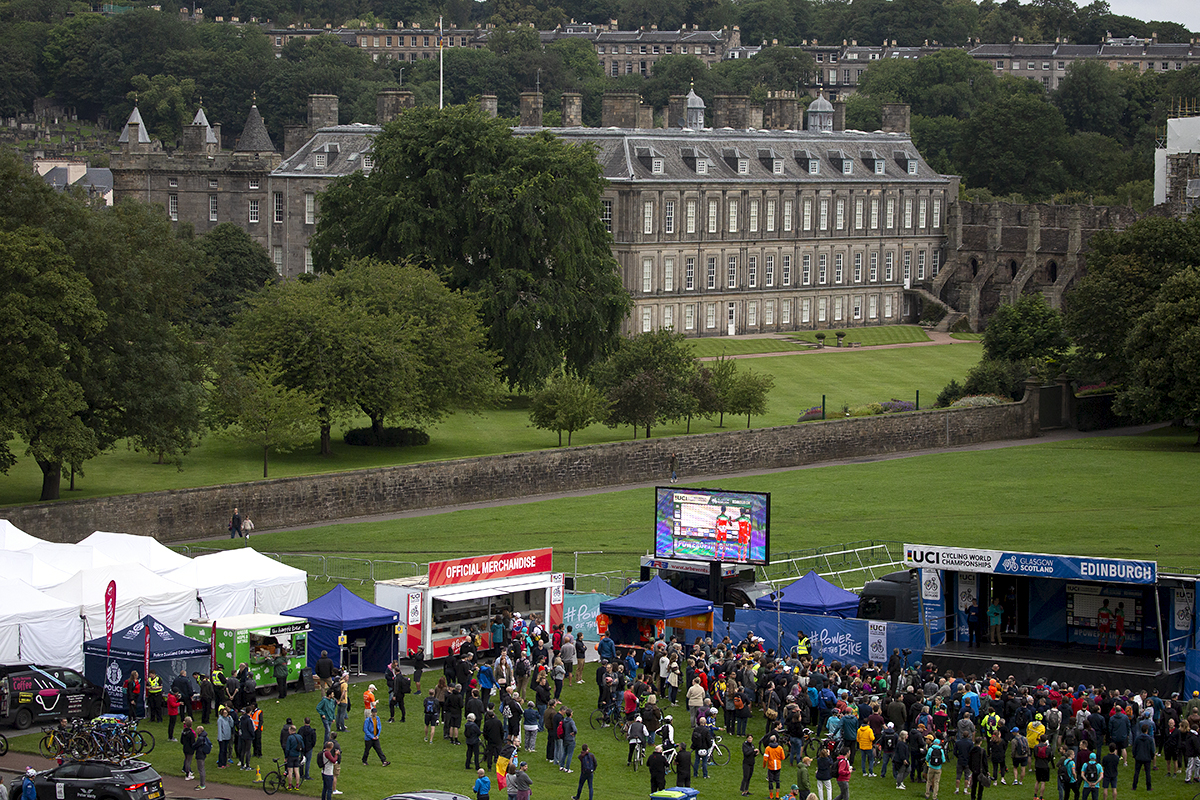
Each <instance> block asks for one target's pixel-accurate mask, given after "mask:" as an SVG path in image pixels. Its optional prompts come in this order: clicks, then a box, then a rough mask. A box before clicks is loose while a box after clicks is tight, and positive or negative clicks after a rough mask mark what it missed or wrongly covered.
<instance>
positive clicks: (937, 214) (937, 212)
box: [933, 200, 942, 228]
mask: <svg viewBox="0 0 1200 800" xmlns="http://www.w3.org/2000/svg"><path fill="white" fill-rule="evenodd" d="M933 227H935V228H940V227H942V201H941V200H934V201H933Z"/></svg>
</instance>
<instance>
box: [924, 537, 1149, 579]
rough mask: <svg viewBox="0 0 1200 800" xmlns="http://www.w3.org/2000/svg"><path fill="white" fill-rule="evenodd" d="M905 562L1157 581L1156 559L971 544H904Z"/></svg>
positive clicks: (958, 569)
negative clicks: (1022, 550) (984, 547)
mask: <svg viewBox="0 0 1200 800" xmlns="http://www.w3.org/2000/svg"><path fill="white" fill-rule="evenodd" d="M904 564H905V566H908V567H918V568H924V569H945V570H950V571H953V572H985V573H991V574H996V575H1024V576H1026V577H1030V578H1056V579H1061V580H1084V581H1103V582H1106V583H1140V584H1154V583H1157V582H1158V563H1157V562H1155V561H1130V560H1127V559H1121V558H1090V557H1088V556H1059V555H1049V554H1045V553H1012V552H1007V551H1004V550H977V549H975V548H970V547H941V546H938V545H931V544H905V545H904Z"/></svg>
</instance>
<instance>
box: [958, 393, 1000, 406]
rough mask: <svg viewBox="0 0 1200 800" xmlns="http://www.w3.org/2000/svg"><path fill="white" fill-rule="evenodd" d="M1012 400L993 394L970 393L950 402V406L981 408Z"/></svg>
mask: <svg viewBox="0 0 1200 800" xmlns="http://www.w3.org/2000/svg"><path fill="white" fill-rule="evenodd" d="M1011 402H1012V398H1011V397H1001V396H999V395H995V394H972V395H968V396H967V397H961V398H959V399H958V400H955V401H954V402H953V403H951V404H950V407H951V408H983V407H984V406H1003V405H1007V404H1009V403H1011Z"/></svg>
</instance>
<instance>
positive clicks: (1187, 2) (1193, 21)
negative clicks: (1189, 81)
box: [1080, 0, 1200, 33]
mask: <svg viewBox="0 0 1200 800" xmlns="http://www.w3.org/2000/svg"><path fill="white" fill-rule="evenodd" d="M1080 5H1081V6H1082V5H1086V3H1084V2H1080ZM1109 5H1110V6H1112V12H1113V13H1114V14H1124V15H1126V16H1129V17H1134V18H1136V19H1144V20H1152V19H1163V20H1169V21H1170V22H1178V23H1180V24H1181V25H1186V26H1187V27H1188V29H1189V30H1191V31H1192V32H1193V33H1194V32H1196V31H1200V3H1196V2H1192V1H1191V0H1109Z"/></svg>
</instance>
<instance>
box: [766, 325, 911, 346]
mask: <svg viewBox="0 0 1200 800" xmlns="http://www.w3.org/2000/svg"><path fill="white" fill-rule="evenodd" d="M844 331H845V333H846V342H862V343H863V345H864V346H866V347H871V346H874V345H879V344H906V343H908V342H928V341H929V340H930V339H929V335H928V334H927V333H925V331H924V329H922V328H920V327H919V326H917V325H883V326H880V327H873V328H845V329H844ZM824 333H825V346H826V347H835V346H836V344H837V337H836V336H834V331H832V330H828V331H824ZM788 338H790V339H795V340H796V341H799V342H811V343H814V344H815V343H816V342H818V341H819V340H818V339H817V332H816V331H804V332H803V333H790V334H788Z"/></svg>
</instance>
